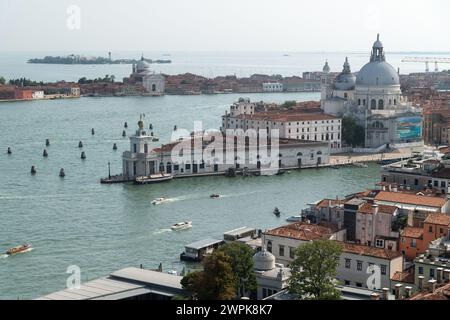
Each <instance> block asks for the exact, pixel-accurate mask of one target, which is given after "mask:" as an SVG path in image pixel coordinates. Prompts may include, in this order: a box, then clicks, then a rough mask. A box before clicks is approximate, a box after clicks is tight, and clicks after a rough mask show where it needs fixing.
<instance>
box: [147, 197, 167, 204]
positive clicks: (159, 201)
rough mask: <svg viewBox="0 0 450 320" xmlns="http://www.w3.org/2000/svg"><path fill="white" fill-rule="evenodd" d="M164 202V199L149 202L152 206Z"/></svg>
mask: <svg viewBox="0 0 450 320" xmlns="http://www.w3.org/2000/svg"><path fill="white" fill-rule="evenodd" d="M166 200H167V199H166V198H156V199H155V200H153V201H152V202H151V204H153V205H158V204H163V203H164V202H166Z"/></svg>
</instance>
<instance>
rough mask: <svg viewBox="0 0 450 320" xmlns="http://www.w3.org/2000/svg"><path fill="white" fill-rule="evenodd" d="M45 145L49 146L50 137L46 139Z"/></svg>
mask: <svg viewBox="0 0 450 320" xmlns="http://www.w3.org/2000/svg"><path fill="white" fill-rule="evenodd" d="M45 145H46V146H47V147H48V146H50V139H46V140H45Z"/></svg>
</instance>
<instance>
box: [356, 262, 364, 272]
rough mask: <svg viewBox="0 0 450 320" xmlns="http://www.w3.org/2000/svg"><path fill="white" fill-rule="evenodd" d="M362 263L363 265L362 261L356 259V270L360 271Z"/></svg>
mask: <svg viewBox="0 0 450 320" xmlns="http://www.w3.org/2000/svg"><path fill="white" fill-rule="evenodd" d="M362 265H363V263H362V261H358V262H357V265H356V269H357V270H358V271H362Z"/></svg>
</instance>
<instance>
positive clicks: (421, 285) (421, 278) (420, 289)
mask: <svg viewBox="0 0 450 320" xmlns="http://www.w3.org/2000/svg"><path fill="white" fill-rule="evenodd" d="M418 279H419V291H422V290H423V280H424V279H425V277H424V276H419V277H418Z"/></svg>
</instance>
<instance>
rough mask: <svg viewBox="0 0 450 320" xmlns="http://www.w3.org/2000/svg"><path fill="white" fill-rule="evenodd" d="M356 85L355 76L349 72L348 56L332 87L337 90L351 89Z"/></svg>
mask: <svg viewBox="0 0 450 320" xmlns="http://www.w3.org/2000/svg"><path fill="white" fill-rule="evenodd" d="M355 85H356V76H355V75H354V74H353V73H352V72H351V69H350V63H349V62H348V58H345V63H344V68H343V70H342V72H341V73H340V74H339V75H338V76H337V77H336V80H335V82H334V87H335V88H336V89H337V90H353V89H355Z"/></svg>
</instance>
